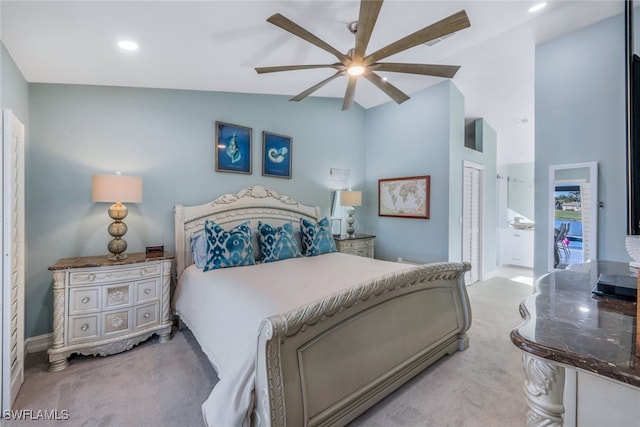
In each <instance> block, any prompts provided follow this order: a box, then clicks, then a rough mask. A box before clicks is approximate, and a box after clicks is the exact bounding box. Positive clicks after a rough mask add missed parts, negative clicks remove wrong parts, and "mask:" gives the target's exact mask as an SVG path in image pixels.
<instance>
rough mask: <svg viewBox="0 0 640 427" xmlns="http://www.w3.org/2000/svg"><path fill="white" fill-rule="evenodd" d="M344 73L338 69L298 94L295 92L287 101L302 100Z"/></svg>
mask: <svg viewBox="0 0 640 427" xmlns="http://www.w3.org/2000/svg"><path fill="white" fill-rule="evenodd" d="M343 74H344V71H338V72H337V73H335V74H334V75H333V76H331V77H328V78H326V79H324V80H323V81H321V82H320V83H317V84H315V85H313V86H311V87H310V88H309V89H307V90H305V91H304V92H300V93H299V94H297V95H296V96H294V97H293V98H291V99H290V100H289V101H296V102H298V101H302V100H303V99H305V98H306V97H307V96H309V95H311V94H312V93H313V92H315V91H317V90H318V89H320V88H321V87H322V86H324V85H326V84H327V83H329V82H330V81H331V80H333V79H335V78H336V77H339V76H341V75H343Z"/></svg>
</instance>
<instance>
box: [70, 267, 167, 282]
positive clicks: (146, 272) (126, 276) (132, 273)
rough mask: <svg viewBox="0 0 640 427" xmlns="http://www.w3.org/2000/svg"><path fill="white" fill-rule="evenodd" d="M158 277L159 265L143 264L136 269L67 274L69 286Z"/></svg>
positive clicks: (113, 269)
mask: <svg viewBox="0 0 640 427" xmlns="http://www.w3.org/2000/svg"><path fill="white" fill-rule="evenodd" d="M159 275H160V265H159V264H147V263H144V264H142V265H140V266H137V267H130V268H111V269H104V270H95V269H93V270H86V271H77V272H71V273H69V285H70V286H78V285H91V284H99V283H109V282H123V281H133V280H137V279H140V278H144V277H153V276H159Z"/></svg>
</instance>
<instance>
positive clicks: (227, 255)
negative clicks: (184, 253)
mask: <svg viewBox="0 0 640 427" xmlns="http://www.w3.org/2000/svg"><path fill="white" fill-rule="evenodd" d="M204 235H205V236H206V238H207V263H206V264H205V266H204V268H203V271H209V270H215V269H216V268H225V267H239V266H242V265H254V264H255V263H256V261H255V258H254V257H253V246H252V244H251V229H250V228H249V223H248V222H244V223H242V224H240V225H238V226H236V227H234V228H232V229H231V230H229V231H226V230H225V229H224V228H222V227H221V226H220V225H218V224H216V223H215V222H214V221H210V220H207V221H205V223H204Z"/></svg>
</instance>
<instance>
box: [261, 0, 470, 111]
mask: <svg viewBox="0 0 640 427" xmlns="http://www.w3.org/2000/svg"><path fill="white" fill-rule="evenodd" d="M382 2H383V0H361V1H360V14H359V18H358V21H356V23H352V24H351V25H350V26H349V29H350V30H351V31H352V32H353V33H355V36H356V44H355V47H354V48H353V49H350V50H349V51H348V52H347V53H346V54H345V53H342V52H340V51H338V50H337V49H335V48H334V47H332V46H330V45H329V44H327V43H326V42H324V41H323V40H321V39H320V38H318V37H316V36H315V35H313V34H311V33H310V32H309V31H307V30H305V29H304V28H302V27H301V26H299V25H298V24H296V23H295V22H293V21H291V20H290V19H288V18H286V17H284V16H283V15H281V14H279V13H276V14H275V15H272V16H270V17H269V18H268V19H267V22H270V23H272V24H273V25H275V26H277V27H280V28H282V29H283V30H285V31H288V32H290V33H291V34H293V35H295V36H298V37H300V38H301V39H303V40H306V41H308V42H309V43H311V44H313V45H315V46H317V47H319V48H320V49H323V50H325V51H327V52H329V53H331V54H332V55H334V56H335V57H336V58H338V61H339V62H336V63H333V64H316V65H282V66H276V67H257V68H256V71H257V72H258V74H264V73H274V72H278V71H293V70H308V69H313V68H333V69H336V70H338V71H337V72H336V73H335V74H333V75H332V76H330V77H328V78H326V79H324V80H322V81H321V82H319V83H317V84H315V85H313V86H311V87H310V88H308V89H307V90H305V91H303V92H300V93H299V94H297V95H296V96H294V97H293V98H291V99H290V100H291V101H301V100H303V99H304V98H306V97H307V96H309V95H311V94H312V93H313V92H315V91H316V90H318V89H320V88H321V87H322V86H324V85H326V84H327V83H329V82H330V81H332V80H333V79H335V78H337V77H340V76H344V75H347V76H348V77H349V82H348V84H347V91H346V92H345V95H344V101H343V103H342V110H343V111H344V110H347V109H349V108H351V106H352V105H353V97H354V95H355V89H356V82H357V81H358V78H359V77H360V76H362V77H364V78H365V79H367V80H369V81H370V82H371V83H373V84H374V85H375V86H377V87H378V88H379V89H380V90H382V91H383V92H384V93H386V94H387V95H388V96H389V97H390V98H391V99H393V100H394V101H395V102H397V103H398V104H401V103H403V102H404V101H406V100H407V99H409V96H408V95H407V94H405V93H403V92H402V91H401V90H400V89H398V88H397V87H395V86H393V85H392V84H391V83H389V82H388V81H386V79H383V78H382V77H380V75H379V74H377V73H376V71H391V72H396V73H409V74H421V75H426V76H436V77H445V78H452V77H453V76H454V75H455V74H456V72H457V71H458V69H459V68H460V67H459V66H455V65H434V64H408V63H398V62H379V61H380V60H382V59H384V58H387V57H389V56H391V55H395V54H396V53H399V52H402V51H405V50H407V49H410V48H412V47H415V46H417V45H419V44H422V43H427V42H429V41H432V40H435V39H437V38H443V37H445V36H447V35H449V34H451V33H454V32H456V31H460V30H462V29H465V28H468V27H470V26H471V23H470V22H469V18H468V17H467V13H466V12H465V11H464V10H462V11H460V12H458V13H455V14H453V15H451V16H449V17H447V18H444V19H442V20H440V21H438V22H436V23H434V24H431V25H428V26H426V27H424V28H423V29H421V30H418V31H416V32H415V33H412V34H409V35H408V36H406V37H403V38H401V39H399V40H396V41H395V42H393V43H391V44H389V45H387V46H385V47H383V48H381V49H378V50H376V51H375V52H373V53H371V54H368V55H367V54H365V52H366V50H367V45H368V44H369V39H370V38H371V34H372V32H373V27H374V26H375V24H376V20H377V19H378V14H379V13H380V8H381V7H382Z"/></svg>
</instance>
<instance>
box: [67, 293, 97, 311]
mask: <svg viewBox="0 0 640 427" xmlns="http://www.w3.org/2000/svg"><path fill="white" fill-rule="evenodd" d="M98 311H100V288H97V287H96V288H75V289H69V314H70V315H74V314H87V313H92V312H98Z"/></svg>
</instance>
